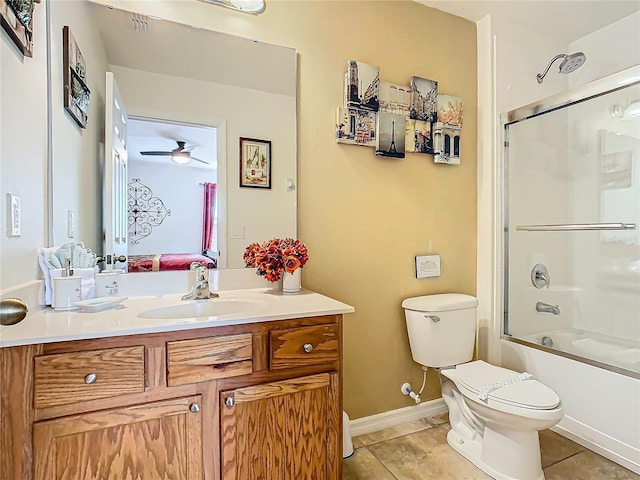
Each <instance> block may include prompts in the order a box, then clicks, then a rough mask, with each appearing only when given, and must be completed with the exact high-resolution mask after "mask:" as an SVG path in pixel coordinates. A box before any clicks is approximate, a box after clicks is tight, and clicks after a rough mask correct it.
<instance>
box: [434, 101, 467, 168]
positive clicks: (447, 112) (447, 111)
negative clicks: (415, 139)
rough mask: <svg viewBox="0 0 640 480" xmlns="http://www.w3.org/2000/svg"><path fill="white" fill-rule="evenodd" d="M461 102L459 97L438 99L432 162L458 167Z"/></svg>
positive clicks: (462, 109)
mask: <svg viewBox="0 0 640 480" xmlns="http://www.w3.org/2000/svg"><path fill="white" fill-rule="evenodd" d="M463 111H464V108H463V102H462V98H460V97H453V96H451V95H440V96H439V97H438V121H437V122H436V123H435V124H434V126H433V149H434V152H433V161H434V162H435V163H448V164H450V165H460V141H461V136H462V114H463Z"/></svg>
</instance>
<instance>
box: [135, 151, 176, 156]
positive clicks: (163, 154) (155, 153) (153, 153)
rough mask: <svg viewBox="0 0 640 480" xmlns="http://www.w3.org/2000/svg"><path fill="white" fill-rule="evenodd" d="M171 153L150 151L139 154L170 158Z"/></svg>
mask: <svg viewBox="0 0 640 480" xmlns="http://www.w3.org/2000/svg"><path fill="white" fill-rule="evenodd" d="M172 153H173V152H154V151H150V152H140V155H162V156H165V155H168V156H171V154H172Z"/></svg>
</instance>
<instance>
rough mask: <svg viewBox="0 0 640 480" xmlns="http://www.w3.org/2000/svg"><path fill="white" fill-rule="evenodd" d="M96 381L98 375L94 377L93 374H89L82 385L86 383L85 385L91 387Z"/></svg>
mask: <svg viewBox="0 0 640 480" xmlns="http://www.w3.org/2000/svg"><path fill="white" fill-rule="evenodd" d="M97 379H98V375H96V374H95V373H90V374H89V375H87V376H86V377H84V383H86V384H87V385H92V384H94V383H96V380H97Z"/></svg>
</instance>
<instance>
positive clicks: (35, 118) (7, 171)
mask: <svg viewBox="0 0 640 480" xmlns="http://www.w3.org/2000/svg"><path fill="white" fill-rule="evenodd" d="M45 9H46V3H45V2H43V3H36V6H35V11H34V17H33V30H34V32H33V35H34V51H33V57H32V58H28V57H23V56H22V53H20V51H19V50H18V49H17V48H16V47H15V46H14V44H13V42H12V40H11V39H10V37H9V36H8V35H7V34H6V33H5V31H4V29H2V28H0V92H1V94H0V290H4V289H6V288H8V287H11V286H14V285H18V284H22V283H26V282H28V281H31V280H34V279H35V278H37V276H38V275H39V268H38V266H37V265H38V264H37V250H38V248H40V247H44V246H46V244H47V238H46V237H47V235H46V212H45V205H46V200H45V195H46V179H47V85H46V82H45V81H44V80H45V79H46V78H47V62H46V19H45ZM9 193H11V194H13V195H18V196H19V197H20V199H21V201H22V235H21V236H20V237H9V233H10V232H9V231H8V224H9V222H8V220H7V214H8V205H7V194H9Z"/></svg>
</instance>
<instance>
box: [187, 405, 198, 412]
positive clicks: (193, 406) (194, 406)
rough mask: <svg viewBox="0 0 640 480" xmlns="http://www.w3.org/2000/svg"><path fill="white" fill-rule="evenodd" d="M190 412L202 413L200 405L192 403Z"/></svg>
mask: <svg viewBox="0 0 640 480" xmlns="http://www.w3.org/2000/svg"><path fill="white" fill-rule="evenodd" d="M189 410H190V411H191V413H198V412H199V411H200V405H199V404H197V403H192V404H191V405H190V406H189Z"/></svg>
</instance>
